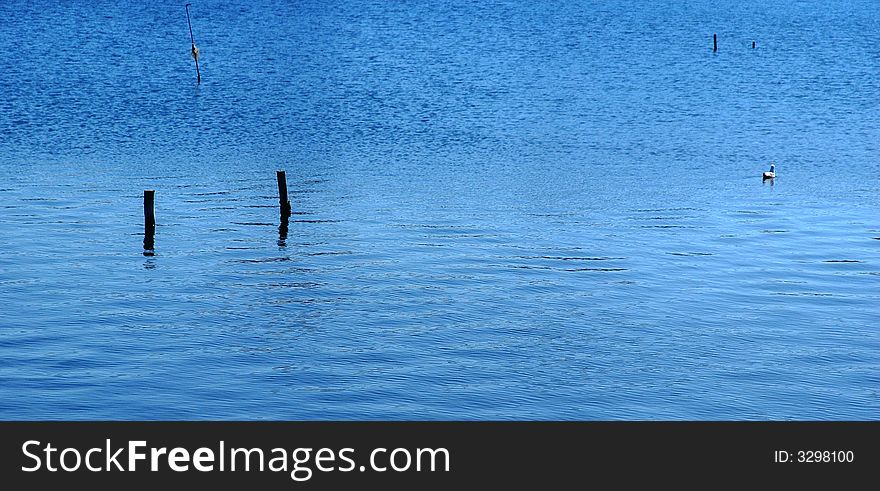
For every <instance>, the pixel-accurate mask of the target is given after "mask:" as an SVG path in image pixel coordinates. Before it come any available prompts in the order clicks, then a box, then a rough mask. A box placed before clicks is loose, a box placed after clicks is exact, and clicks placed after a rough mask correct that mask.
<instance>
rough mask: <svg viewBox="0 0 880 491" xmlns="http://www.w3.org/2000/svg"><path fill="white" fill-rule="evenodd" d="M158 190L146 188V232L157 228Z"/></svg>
mask: <svg viewBox="0 0 880 491" xmlns="http://www.w3.org/2000/svg"><path fill="white" fill-rule="evenodd" d="M155 201H156V191H154V190H152V189H147V190H144V232H152V231H155V230H156V209H155Z"/></svg>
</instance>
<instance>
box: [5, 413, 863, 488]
mask: <svg viewBox="0 0 880 491" xmlns="http://www.w3.org/2000/svg"><path fill="white" fill-rule="evenodd" d="M107 440H110V445H111V446H112V450H114V451H115V450H116V449H119V448H127V445H128V442H129V441H145V442H147V447H146V451H147V452H149V451H150V450H149V449H151V448H166V449H172V448H176V447H180V448H184V449H187V450H188V452H190V453H193V452H195V451H196V450H197V449H199V448H203V447H204V448H209V449H214V450H215V452H219V450H218V449H219V447H218V445H219V442H221V441H222V442H223V445H224V447H223V448H226V449H230V448H260V449H263V451H264V452H265V455H266V460H268V459H269V457H270V456H271V455H274V454H271V453H270V451H271V449H275V448H281V449H284V450H285V451H289V452H291V453H292V452H293V450H294V449H298V448H308V449H312V450H311V454H310V458H311V459H312V460H311V461H306V462H305V463H304V464H302V465H303V467H308V466H310V468H311V469H312V470H313V471H314V473H313V474H312V475H311V477H310V478H309V479H307V480H304V481H296V480H293V479H291V477H290V475H289V473H288V472H284V471H279V472H273V471H271V470H268V469H266V470H264V471H263V472H258V471H256V464H255V469H253V470H251V471H243V470H242V469H240V468H239V469H238V470H237V471H236V472H231V471H230V470H229V469H228V468H227V469H225V470H224V471H222V472H220V471H219V470H217V467H215V469H214V470H213V471H210V472H203V471H198V470H195V469H194V468H193V467H190V469H189V470H188V471H185V472H175V471H174V470H172V469H170V468H167V467H166V466H160V468H159V469H158V470H157V471H155V472H154V471H151V470H150V469H149V463H145V462H146V460H145V461H142V462H139V467H137V468H136V471H135V472H129V471H122V472H120V471H118V470H116V469H114V470H112V471H111V472H106V471H102V472H92V471H89V470H87V469H86V468H85V466H84V465H81V466H80V468H79V469H78V470H77V471H74V472H64V471H61V470H59V471H56V472H49V471H47V470H46V469H45V465H43V467H41V469H40V470H39V471H36V472H24V471H23V470H22V467H32V466H34V464H35V461H34V459H33V458H32V457H28V456H27V455H25V453H24V452H23V445H25V444H26V442H28V441H38V442H40V443H39V444H33V443H32V444H31V445H30V446H29V447H28V449H29V450H30V451H31V452H37V451H40V449H41V448H42V447H44V446H45V445H46V444H47V443H51V445H52V447H53V448H56V449H59V450H60V449H64V448H75V449H77V452H78V453H80V455H82V454H84V452H85V451H86V450H87V449H91V448H101V449H104V448H105V447H106V446H107V445H108V444H107ZM0 443H2V445H0V477H2V479H3V481H4V482H7V481H8V480H9V479H14V482H17V483H20V484H21V486H27V487H29V488H32V489H41V488H43V487H48V486H57V485H62V486H88V487H90V488H91V489H112V488H118V487H120V486H125V487H129V488H130V487H133V486H139V487H140V486H147V487H155V486H170V487H171V489H176V488H178V487H183V486H199V487H200V489H208V488H212V487H216V488H218V489H226V488H227V487H248V488H251V487H253V489H342V488H343V487H347V486H366V487H367V489H373V488H374V487H377V486H379V487H381V489H426V488H440V489H449V488H450V487H453V486H466V488H467V489H470V488H474V487H478V486H484V485H486V484H491V485H492V486H493V487H494V486H508V487H513V488H515V489H525V488H547V489H556V488H569V487H572V486H577V487H583V486H590V487H592V485H594V484H599V483H605V484H606V486H602V487H607V484H608V483H612V484H614V485H615V486H625V485H636V484H640V485H645V484H649V485H656V484H660V483H668V484H676V485H678V484H691V485H698V486H715V485H718V484H731V483H739V484H744V485H745V484H754V485H758V484H760V485H762V486H761V487H764V486H765V485H769V484H772V483H775V484H794V483H795V482H806V483H810V484H817V483H818V482H820V480H823V479H825V480H827V481H826V484H829V485H831V484H833V485H834V486H836V487H841V488H848V487H851V486H848V485H849V484H856V483H865V482H872V481H874V480H875V478H876V470H875V469H877V468H880V465H878V464H880V451H878V450H880V422H0ZM320 448H327V449H330V450H331V452H337V454H338V452H339V451H340V450H341V449H345V448H349V449H351V452H350V453H348V454H347V455H348V457H349V458H351V460H352V461H355V462H356V465H350V466H349V467H352V468H353V470H351V471H345V472H342V471H339V470H334V471H332V472H321V471H319V470H317V469H316V466H315V463H314V458H315V452H316V451H317V449H320ZM377 448H383V449H386V450H387V451H386V452H385V454H387V452H388V451H391V450H392V449H396V448H403V449H408V450H409V451H410V452H411V455H415V452H416V451H417V449H425V448H428V449H435V450H436V449H445V450H446V451H447V452H448V455H449V461H448V462H449V471H448V472H446V471H445V470H444V469H442V466H439V467H441V468H438V469H437V470H435V471H433V472H431V471H428V470H427V469H425V470H422V471H415V469H414V465H412V466H411V468H410V469H409V470H407V471H405V472H394V471H392V470H386V471H385V472H378V471H374V470H373V469H372V468H370V466H369V464H370V462H369V459H368V457H369V456H370V455H371V452H373V451H374V450H375V449H377ZM830 452H834V453H833V454H831V453H830ZM103 453H104V451H103V450H102V451H101V452H100V453H96V454H95V456H96V458H95V466H98V465H99V464H98V463H97V462H102V464H101V465H103V460H102V459H104V457H103ZM385 454H379V455H380V456H382V457H383V458H384V457H385ZM126 455H127V454H126V453H124V452H123V454H121V458H120V459H119V460H120V461H121V462H122V465H123V466H124V464H125V463H127V462H126V461H125V458H126ZM279 455H280V454H279ZM303 455H306V454H304V453H301V456H303ZM324 455H325V457H326V455H329V454H327V453H326V452H325V454H324ZM98 456H101V457H100V458H99V457H98ZM41 457H42V455H41ZM68 457H69V460H68V463H69V465H70V466H72V465H73V464H72V462H73V461H74V456H73V455H72V454H70V455H68ZM404 457H405V456H403V457H401V460H400V462H404V460H405V459H404ZM54 458H55V459H56V463H55V465H56V466H57V465H58V464H57V458H58V451H56V453H55V454H54ZM831 459H833V460H835V461H831ZM838 459H840V460H844V461H838ZM160 460H161V459H160ZM848 460H851V461H848ZM325 462H331V463H333V462H332V461H329V460H325ZM383 462H384V464H385V468H386V469H388V468H387V461H383ZM41 463H42V464H45V462H41ZM215 463H216V461H215ZM335 464H336V468H340V467H342V466H341V465H339V464H340V462H339V461H338V460H337V461H336V462H335ZM365 464H366V465H365ZM362 465H363V466H364V467H365V470H364V471H360V470H359V469H360V466H362ZM400 466H401V467H403V464H402V463H401V464H400ZM323 467H325V468H327V467H333V466H332V465H328V464H326V463H325V464H324V465H323ZM426 467H427V465H426ZM264 469H265V467H264ZM865 479H869V480H868V481H865Z"/></svg>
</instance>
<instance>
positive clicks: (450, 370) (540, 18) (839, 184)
mask: <svg viewBox="0 0 880 491" xmlns="http://www.w3.org/2000/svg"><path fill="white" fill-rule="evenodd" d="M876 7H877V5H876V3H875V2H873V1H863V2H859V1H836V0H830V1H821V2H820V1H815V2H812V1H772V0H769V1H761V2H720V3H719V2H711V1H692V2H683V3H676V4H675V5H661V2H623V1H621V2H616V1H603V2H599V1H597V2H513V1H509V2H502V1H481V2H464V1H462V2H458V1H439V2H427V1H426V2H384V1H376V2H354V1H350V2H349V1H335V2H325V1H306V2H281V1H279V2H269V1H257V2H252V1H247V2H245V1H241V2H227V1H199V2H195V3H194V4H193V6H192V7H191V13H192V22H193V31H194V35H195V41H196V44H198V46H199V48H200V50H201V58H200V69H201V75H202V83H201V84H196V73H195V67H194V65H193V60H192V59H191V58H190V57H189V51H190V39H189V31H188V28H187V24H186V16H185V11H184V8H183V2H129V1H120V0H114V1H112V2H109V1H108V2H54V1H34V2H24V1H4V2H2V3H0V19H3V20H2V21H0V74H2V75H0V418H2V419H394V420H397V419H588V420H592V419H700V420H703V419H707V420H717V419H811V420H812V419H834V420H838V419H878V416H880V412H878V410H880V332H878V326H880V223H878V218H880V125H878V121H880V77H878V75H880V44H878V43H877V42H876V38H877V33H878V32H880V10H878V9H877V8H876ZM714 33H717V34H718V40H719V43H718V44H719V49H718V52H717V53H713V52H712V34H714ZM752 41H755V42H756V48H755V49H752V48H751V43H752ZM771 162H775V164H776V172H777V175H778V177H777V178H776V179H775V180H773V181H768V182H764V181H762V179H761V173H762V172H763V171H765V170H767V168H768V167H769V164H770V163H771ZM276 169H286V171H287V175H288V183H289V188H290V191H291V200H292V203H293V209H294V215H293V216H292V217H291V222H290V224H289V228H288V230H287V233H286V234H285V233H284V231H283V230H280V229H279V218H278V201H277V195H276V184H275V170H276ZM144 189H155V190H156V201H157V205H156V210H157V211H156V213H157V221H158V226H157V229H156V235H155V251H154V255H149V253H148V254H147V255H145V254H144V252H145V251H144V249H143V239H144V237H143V215H142V202H141V200H142V193H143V190H144Z"/></svg>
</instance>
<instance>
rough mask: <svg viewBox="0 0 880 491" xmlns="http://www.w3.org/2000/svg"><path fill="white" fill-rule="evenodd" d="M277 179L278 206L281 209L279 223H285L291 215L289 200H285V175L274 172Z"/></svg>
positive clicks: (280, 171)
mask: <svg viewBox="0 0 880 491" xmlns="http://www.w3.org/2000/svg"><path fill="white" fill-rule="evenodd" d="M275 174H276V176H277V177H278V204H279V205H280V207H281V221H282V222H284V221H287V219H288V218H289V217H290V214H291V206H290V200H289V199H287V175H285V173H284V171H283V170H279V171H276V172H275Z"/></svg>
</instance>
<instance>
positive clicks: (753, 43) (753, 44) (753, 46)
mask: <svg viewBox="0 0 880 491" xmlns="http://www.w3.org/2000/svg"><path fill="white" fill-rule="evenodd" d="M752 49H755V42H754V41H752Z"/></svg>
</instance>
